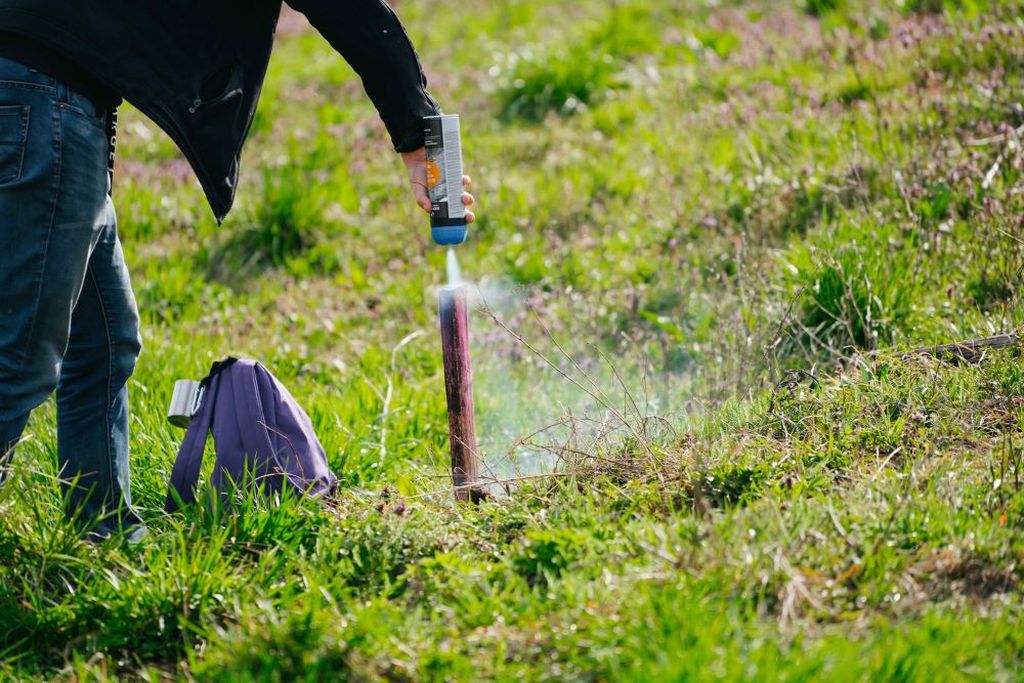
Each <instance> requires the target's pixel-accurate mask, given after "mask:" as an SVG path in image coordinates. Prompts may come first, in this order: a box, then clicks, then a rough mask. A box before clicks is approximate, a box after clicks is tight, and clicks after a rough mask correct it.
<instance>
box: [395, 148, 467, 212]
mask: <svg viewBox="0 0 1024 683" xmlns="http://www.w3.org/2000/svg"><path fill="white" fill-rule="evenodd" d="M402 161H403V162H405V168H406V170H407V171H408V172H409V184H410V185H411V186H412V196H413V199H415V200H416V203H417V204H419V206H420V208H421V209H423V210H424V211H426V212H427V213H430V208H431V204H430V195H429V193H428V192H427V148H426V147H420V148H419V149H417V150H415V151H413V152H402ZM472 184H473V181H472V180H471V179H470V177H469V176H468V175H464V176H462V187H463V189H469V186H470V185H472ZM475 201H476V200H475V199H474V198H473V195H471V194H470V193H468V192H463V193H462V203H463V204H464V205H465V206H467V207H469V206H473V203H474V202H475ZM474 220H476V216H475V215H473V212H472V211H470V210H468V209H467V210H466V222H467V223H472V222H473V221H474Z"/></svg>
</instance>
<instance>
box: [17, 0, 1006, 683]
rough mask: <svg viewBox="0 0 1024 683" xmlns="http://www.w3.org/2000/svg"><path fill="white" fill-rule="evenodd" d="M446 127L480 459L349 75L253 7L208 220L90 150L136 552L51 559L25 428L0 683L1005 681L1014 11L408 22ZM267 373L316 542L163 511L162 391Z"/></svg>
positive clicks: (43, 412)
mask: <svg viewBox="0 0 1024 683" xmlns="http://www.w3.org/2000/svg"><path fill="white" fill-rule="evenodd" d="M396 5H397V8H398V10H399V12H400V14H401V15H402V17H403V20H404V21H405V23H406V25H407V27H408V29H409V32H410V35H411V36H412V38H413V40H414V42H415V43H416V45H417V47H418V50H419V52H420V55H421V57H422V58H423V61H424V63H425V65H426V69H427V75H428V78H429V80H430V83H431V90H432V91H433V93H434V94H435V96H436V97H437V98H438V100H439V101H440V102H441V103H442V105H443V106H444V107H445V109H446V110H447V111H449V112H452V113H459V114H461V115H462V117H463V136H464V147H465V149H464V156H465V164H466V169H467V172H468V173H469V174H471V175H472V176H473V178H474V192H475V193H476V195H477V199H478V205H477V207H476V209H477V216H478V222H477V223H476V224H474V226H473V228H472V231H471V237H470V240H469V242H467V243H466V244H465V245H463V246H462V247H460V248H459V252H458V254H459V258H460V261H461V265H462V270H463V273H464V275H465V276H466V278H467V279H468V280H470V281H471V282H473V283H474V287H473V289H474V292H475V293H476V294H475V300H476V304H475V309H474V313H473V319H472V326H473V331H474V339H473V342H474V348H473V353H474V357H473V361H474V371H475V376H476V402H477V413H478V433H479V435H480V438H481V445H482V449H483V451H484V453H485V460H486V470H487V476H488V477H489V478H491V479H493V480H494V483H493V484H492V487H493V491H494V493H495V496H493V498H492V500H490V501H489V502H486V503H484V504H482V505H480V506H479V507H472V508H471V507H456V506H455V505H454V503H453V502H452V501H451V496H450V492H448V491H446V487H447V486H448V474H447V469H446V468H447V458H448V455H447V416H446V413H445V402H444V386H443V377H442V372H441V354H440V342H439V336H438V331H437V325H436V292H437V288H438V286H439V285H441V284H443V283H444V281H445V268H444V262H445V254H444V251H443V250H442V249H440V248H438V247H436V246H435V245H433V244H432V242H431V241H430V235H429V230H428V227H427V223H426V221H425V219H424V216H423V215H422V212H420V211H419V210H418V209H417V208H416V207H415V206H414V205H413V203H412V201H411V200H410V197H409V191H408V188H407V186H406V180H405V176H404V170H403V169H402V167H401V163H400V161H399V159H398V157H397V155H395V154H394V153H393V152H392V151H391V148H390V143H389V141H388V139H387V137H386V135H385V133H384V130H383V126H382V124H381V123H380V122H379V120H378V118H377V116H376V113H375V111H374V110H373V108H372V106H371V105H370V103H369V102H368V100H367V99H366V98H365V96H364V95H363V94H362V90H361V86H360V83H359V80H358V78H357V77H356V76H355V75H354V74H353V73H352V71H351V70H350V69H349V68H348V67H347V66H346V65H345V64H344V62H342V61H341V60H340V59H339V58H338V57H336V56H335V55H334V54H333V53H332V52H331V50H330V49H329V47H328V46H327V45H326V43H325V42H324V41H323V40H322V39H321V38H320V37H319V36H318V35H317V34H316V33H315V32H314V31H312V30H311V29H310V28H309V27H308V26H306V25H305V24H304V22H303V21H302V19H301V18H300V17H298V16H297V15H294V14H292V13H286V14H285V15H284V16H283V18H282V21H281V24H280V26H279V39H278V45H277V48H276V52H275V55H274V59H273V61H272V64H271V70H270V74H269V77H268V82H267V85H266V89H265V92H264V96H263V100H262V103H261V105H260V110H259V113H258V115H257V120H256V123H255V125H254V128H253V133H252V137H251V140H250V142H249V145H248V147H247V149H246V153H245V155H244V157H243V181H242V187H241V191H240V193H239V199H238V204H237V207H236V209H235V211H234V212H233V213H232V214H231V216H230V217H229V219H228V220H227V221H226V222H225V223H224V224H223V225H221V226H217V225H216V223H215V221H214V220H213V218H212V216H211V214H210V211H209V209H208V208H207V207H206V205H205V203H204V200H203V197H202V194H201V191H200V190H199V188H198V185H197V183H196V182H195V180H194V179H193V177H192V176H191V174H190V172H189V171H188V168H187V165H186V163H185V162H184V161H183V160H182V159H181V157H180V156H179V154H178V153H177V152H176V150H175V149H174V147H173V145H172V143H170V142H169V141H168V139H167V138H166V137H165V136H164V135H163V134H162V133H160V132H159V131H158V130H157V129H156V127H155V126H154V125H153V124H151V123H149V122H148V121H146V120H145V119H144V118H142V117H141V116H140V115H138V114H137V113H136V112H134V111H131V110H128V111H124V112H123V115H122V132H123V133H122V136H121V141H120V146H119V161H118V177H117V179H116V181H115V202H116V204H117V207H118V211H119V219H120V223H121V232H122V238H123V241H124V243H125V249H126V255H127V259H128V263H129V266H130V269H131V272H132V278H133V282H134V287H135V291H136V295H137V298H138V300H139V305H140V308H141V312H142V317H143V325H144V332H143V334H144V344H145V350H144V352H143V356H142V358H141V359H140V362H139V366H138V370H137V372H136V375H135V377H134V378H133V380H132V381H131V384H130V391H131V394H132V411H133V413H132V425H131V426H132V471H133V486H132V494H133V497H134V500H135V502H136V503H137V505H138V507H139V508H140V510H141V514H142V515H143V517H144V518H145V520H146V522H147V524H148V525H149V526H150V527H151V530H152V533H151V534H150V535H149V537H148V538H147V539H146V540H145V541H144V542H142V543H140V544H138V545H129V544H126V543H122V542H119V541H118V540H113V541H109V542H105V543H101V544H98V545H91V544H87V543H83V542H82V541H80V540H79V539H78V537H77V536H76V534H75V531H74V529H73V528H72V527H71V525H70V524H68V523H67V522H65V521H64V519H63V516H62V513H61V505H60V497H59V491H58V486H57V482H56V476H57V472H56V452H55V448H56V434H55V427H54V413H53V406H52V405H46V406H44V407H43V408H41V409H39V410H37V411H36V413H35V414H34V416H33V419H32V421H31V423H30V426H29V430H28V432H27V436H28V437H29V438H28V441H27V442H26V443H25V445H24V446H23V447H22V448H21V449H20V450H19V452H18V454H17V457H16V459H15V460H14V462H13V463H12V471H11V473H10V479H9V480H8V481H7V483H6V484H4V485H3V486H2V487H0V679H4V680H6V679H38V678H57V679H62V680H83V681H84V680H110V679H115V678H117V679H120V678H125V679H140V680H177V679H187V680H193V679H194V680H216V681H221V680H239V681H245V680H270V681H296V680H310V681H312V680H335V679H351V680H395V681H419V680H482V679H500V680H508V679H523V680H594V681H597V680H709V679H720V680H777V679H781V680H839V681H843V680H906V681H935V680H973V679H981V680H1000V681H1001V680H1016V679H1019V678H1020V676H1021V674H1020V673H1019V672H1020V671H1022V670H1024V612H1022V607H1024V604H1022V592H1021V591H1022V589H1021V586H1022V583H1021V582H1022V580H1024V492H1022V490H1021V483H1022V482H1021V479H1022V473H1021V472H1020V470H1021V467H1022V466H1024V433H1022V432H1024V358H1022V351H1024V348H1018V347H1012V348H1008V349H1001V350H993V351H991V352H989V353H986V354H984V355H983V357H982V358H980V359H975V360H973V361H971V362H959V363H955V362H950V361H949V360H948V359H946V360H943V359H935V358H931V357H929V356H924V355H915V354H907V353H905V352H906V351H908V350H910V349H914V348H917V347H921V346H927V345H935V344H941V343H945V342H951V341H957V340H963V339H969V338H976V337H985V336H990V335H994V334H998V333H1001V332H1014V331H1018V330H1020V329H1021V327H1022V325H1024V300H1022V298H1021V285H1022V284H1024V227H1022V221H1024V191H1022V190H1024V96H1022V94H1021V93H1022V92H1024V2H1020V1H1019V0H1004V1H999V0H863V1H859V0H785V1H782V0H779V1H776V0H663V1H662V2H641V1H640V0H610V1H608V2H601V1H599V0H580V1H579V2H571V3H569V2H543V1H542V0H518V1H516V2H512V1H510V0H498V1H496V2H483V1H482V0H457V1H455V2H441V1H440V0H421V1H420V2H412V1H410V0H402V1H401V2H398V3H396ZM228 354H235V355H245V356H250V357H254V358H258V359H260V360H262V361H263V362H264V363H265V364H266V365H267V366H268V367H270V368H271V369H272V370H273V371H274V372H275V374H277V375H278V377H280V378H281V379H282V380H283V381H284V383H285V384H286V385H287V386H288V387H289V388H290V390H291V391H292V393H293V394H294V395H295V396H296V397H298V399H299V401H300V403H302V404H303V405H304V407H305V408H306V410H307V411H308V412H309V413H310V415H311V417H312V418H313V421H314V424H315V426H316V428H317V431H318V434H319V436H320V438H321V440H322V441H323V443H324V446H325V448H326V449H327V452H328V454H329V459H330V462H331V465H332V467H333V469H334V470H335V471H336V473H337V474H338V476H339V478H340V479H341V482H342V488H341V491H340V493H339V496H338V499H337V500H336V501H334V502H333V503H332V504H331V505H330V506H326V507H324V506H320V505H318V504H316V503H313V502H310V501H304V500H298V499H296V498H294V497H291V496H286V497H285V498H284V499H283V500H279V501H272V502H268V501H260V500H256V499H253V498H252V497H247V496H245V495H242V496H241V497H240V498H239V500H238V503H237V505H235V506H234V507H233V508H232V509H231V510H229V511H223V510H211V509H205V508H203V507H202V506H196V507H193V508H192V509H188V510H186V511H185V512H183V513H179V514H176V515H173V516H165V515H163V514H162V512H161V511H160V510H161V505H162V502H163V497H164V495H165V492H166V485H167V478H168V475H169V472H170V468H171V465H172V463H173V459H174V456H175V454H176V450H177V446H178V443H179V442H180V439H181V436H182V432H181V431H179V430H177V429H175V428H173V427H171V426H170V425H168V424H167V422H166V420H165V418H164V411H165V409H166V407H167V404H168V402H169V398H170V393H171V389H172V387H173V383H174V380H176V379H179V378H183V377H193V378H197V377H200V376H202V375H203V374H204V373H205V371H206V369H207V368H208V367H209V364H210V363H211V361H213V360H215V359H217V358H219V357H222V356H225V355H228Z"/></svg>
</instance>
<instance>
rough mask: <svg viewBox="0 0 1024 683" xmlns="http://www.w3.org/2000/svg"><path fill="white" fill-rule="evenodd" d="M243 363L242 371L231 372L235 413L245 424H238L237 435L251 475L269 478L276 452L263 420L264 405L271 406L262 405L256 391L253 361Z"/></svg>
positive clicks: (256, 373)
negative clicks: (250, 468)
mask: <svg viewBox="0 0 1024 683" xmlns="http://www.w3.org/2000/svg"><path fill="white" fill-rule="evenodd" d="M245 366H246V367H245V371H244V372H233V373H231V385H232V388H233V390H234V396H235V400H236V401H238V402H239V403H240V404H241V405H240V410H239V415H245V416H246V418H247V424H246V425H244V426H241V425H240V426H241V428H240V429H239V435H240V436H241V437H242V445H243V447H244V448H245V454H246V456H247V458H252V460H251V461H250V464H251V466H252V468H253V471H252V475H253V476H255V477H256V478H257V480H258V481H263V480H264V479H268V478H269V481H270V482H272V481H273V477H272V476H271V475H272V473H273V469H274V463H275V458H276V455H277V454H276V453H275V452H274V444H273V440H272V439H271V437H270V430H269V428H270V425H268V424H267V408H268V407H269V408H272V407H273V406H264V405H263V400H262V399H263V398H264V396H263V395H262V394H261V392H260V384H259V377H258V372H259V371H258V370H257V366H256V363H255V362H252V363H250V362H246V363H245ZM263 483H267V482H263Z"/></svg>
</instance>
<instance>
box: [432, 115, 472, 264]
mask: <svg viewBox="0 0 1024 683" xmlns="http://www.w3.org/2000/svg"><path fill="white" fill-rule="evenodd" d="M423 124H424V134H425V142H424V146H425V147H426V149H427V193H428V194H429V195H430V204H431V207H430V232H431V235H432V236H433V238H434V241H435V242H437V243H438V244H462V243H463V242H465V241H466V233H467V229H466V207H465V206H463V204H462V143H461V141H460V139H459V117H458V116H457V115H455V114H441V115H440V116H426V117H424V118H423Z"/></svg>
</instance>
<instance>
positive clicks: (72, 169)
mask: <svg viewBox="0 0 1024 683" xmlns="http://www.w3.org/2000/svg"><path fill="white" fill-rule="evenodd" d="M107 155H108V146H107V139H106V125H105V120H104V117H103V116H102V114H101V113H99V112H97V111H96V108H95V106H94V105H93V103H92V102H91V101H90V100H89V99H87V98H85V97H83V96H82V95H79V94H78V93H76V92H74V91H72V90H70V89H69V88H67V87H66V86H64V85H63V84H61V83H59V82H57V81H55V80H54V79H52V78H50V77H48V76H45V75H43V74H41V73H39V72H37V71H34V70H32V69H29V68H28V67H25V66H23V65H22V64H20V63H18V62H15V61H11V60H8V59H4V58H2V57H0V464H2V463H3V462H4V461H5V460H6V458H8V457H10V455H11V454H12V453H13V450H14V446H15V445H16V443H17V442H18V440H19V439H20V438H21V437H22V435H23V434H22V433H23V432H24V430H25V426H26V424H27V422H28V416H29V413H30V412H31V411H32V409H33V408H35V407H36V406H38V405H39V404H41V403H43V402H44V401H45V400H46V399H47V398H48V397H49V396H50V394H51V393H52V392H53V390H54V389H56V390H57V454H58V460H59V465H60V477H61V482H62V489H63V492H64V499H65V503H66V505H67V512H68V514H69V516H71V517H73V518H75V519H76V520H78V521H80V522H83V523H84V525H85V527H86V528H89V529H91V530H92V532H93V533H94V534H98V535H100V536H106V535H109V534H110V533H112V532H114V531H116V530H118V529H125V528H129V527H133V526H135V525H139V524H140V523H141V522H140V520H139V518H138V517H137V516H136V515H135V513H134V512H133V511H132V509H131V494H130V490H129V470H128V389H127V386H126V383H127V381H128V378H129V377H130V376H131V374H132V371H133V370H134V368H135V360H136V358H137V357H138V355H139V351H140V349H141V343H140V340H139V316H138V310H137V308H136V306H135V297H134V295H133V294H132V289H131V284H130V283H129V281H128V270H127V268H126V267H125V263H124V255H123V253H122V251H121V243H120V241H119V240H118V237H117V221H116V219H115V217H114V207H113V204H112V203H111V199H110V194H109V191H110V176H109V173H108V171H107Z"/></svg>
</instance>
